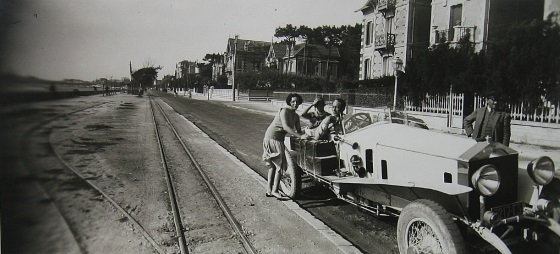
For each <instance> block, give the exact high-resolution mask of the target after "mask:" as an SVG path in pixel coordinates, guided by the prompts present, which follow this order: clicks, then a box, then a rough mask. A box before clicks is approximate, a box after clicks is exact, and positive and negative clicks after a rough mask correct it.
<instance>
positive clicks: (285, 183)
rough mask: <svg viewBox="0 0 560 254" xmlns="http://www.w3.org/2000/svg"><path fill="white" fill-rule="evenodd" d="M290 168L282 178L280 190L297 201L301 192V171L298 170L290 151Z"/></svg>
mask: <svg viewBox="0 0 560 254" xmlns="http://www.w3.org/2000/svg"><path fill="white" fill-rule="evenodd" d="M286 161H287V162H288V167H287V169H286V171H284V172H282V175H281V176H280V188H281V190H282V192H284V194H286V196H288V197H290V198H291V199H295V198H296V197H297V195H299V193H300V191H301V169H300V168H298V166H297V164H296V163H295V162H294V159H293V158H292V156H291V155H290V152H289V151H286Z"/></svg>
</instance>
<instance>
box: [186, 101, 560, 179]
mask: <svg viewBox="0 0 560 254" xmlns="http://www.w3.org/2000/svg"><path fill="white" fill-rule="evenodd" d="M192 98H193V99H198V100H208V97H206V96H204V95H202V94H195V93H193V96H192ZM210 100H212V101H221V102H223V103H224V104H226V105H228V106H231V107H239V108H244V109H248V110H252V111H257V112H260V113H265V114H269V115H272V116H274V115H275V114H276V113H277V112H278V109H279V108H280V107H283V106H284V105H285V103H283V102H279V101H272V102H270V101H247V100H237V101H232V98H231V97H229V96H228V97H227V98H226V97H223V96H213V97H211V98H210ZM308 105H309V104H308V103H303V104H302V105H301V106H300V107H299V108H298V110H297V111H298V113H300V114H301V112H302V111H303V110H304V109H305V108H306V107H307V106H308ZM312 110H313V109H312ZM455 135H460V134H455ZM510 147H511V148H512V149H514V150H516V151H518V153H519V167H521V168H526V167H527V164H528V163H529V162H530V161H531V160H533V159H536V158H538V157H540V156H548V157H550V158H551V159H552V160H553V161H554V162H555V168H557V169H560V147H548V146H539V145H531V144H523V143H511V144H510Z"/></svg>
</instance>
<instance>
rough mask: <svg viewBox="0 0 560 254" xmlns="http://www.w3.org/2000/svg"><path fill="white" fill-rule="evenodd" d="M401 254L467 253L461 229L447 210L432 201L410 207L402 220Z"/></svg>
mask: <svg viewBox="0 0 560 254" xmlns="http://www.w3.org/2000/svg"><path fill="white" fill-rule="evenodd" d="M397 240H398V244H399V252H400V253H441V254H444V253H445V254H447V253H465V246H464V243H463V238H462V236H461V233H460V232H459V228H458V227H457V224H456V223H455V221H453V219H451V216H450V215H449V213H447V211H446V210H445V209H443V208H442V207H441V206H440V205H438V204H437V203H435V202H433V201H430V200H425V199H421V200H416V201H414V202H412V203H410V204H408V205H407V206H406V207H405V208H404V209H403V211H402V213H401V215H400V216H399V222H398V225H397Z"/></svg>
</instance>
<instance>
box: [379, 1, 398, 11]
mask: <svg viewBox="0 0 560 254" xmlns="http://www.w3.org/2000/svg"><path fill="white" fill-rule="evenodd" d="M395 2H396V0H379V2H378V3H377V10H378V11H381V12H385V11H387V10H391V9H394V8H395Z"/></svg>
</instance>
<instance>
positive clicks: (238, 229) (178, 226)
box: [150, 98, 257, 253]
mask: <svg viewBox="0 0 560 254" xmlns="http://www.w3.org/2000/svg"><path fill="white" fill-rule="evenodd" d="M153 104H155V105H156V106H157V109H158V110H159V112H160V113H161V115H162V116H163V118H164V119H165V122H166V123H167V126H168V127H169V128H170V129H171V131H172V132H173V134H174V135H175V138H176V139H177V141H179V143H180V144H181V146H182V147H183V151H184V152H185V153H186V154H187V155H188V157H189V159H190V161H191V163H192V165H193V166H194V167H195V168H196V170H197V172H198V173H199V174H200V176H201V177H202V179H203V180H204V183H205V185H206V186H207V187H208V189H209V190H210V192H211V193H212V196H213V197H214V199H215V200H216V202H217V204H218V206H219V208H220V210H221V211H222V213H223V214H224V216H225V217H226V218H227V220H228V222H229V224H230V225H231V227H232V229H233V231H234V232H235V234H236V235H237V238H238V240H239V241H240V242H241V243H242V245H243V247H244V248H245V251H246V252H247V253H257V251H256V249H255V248H254V246H253V245H252V244H251V242H250V241H249V239H248V238H247V237H246V236H245V234H244V233H243V228H242V226H241V224H239V222H238V221H237V219H236V218H235V217H234V215H233V213H232V212H231V210H230V209H229V207H228V205H227V204H226V202H225V201H224V199H223V197H222V196H221V195H220V193H219V192H218V190H217V189H216V187H215V185H214V184H213V183H212V181H211V180H210V178H209V177H208V175H207V174H206V173H205V172H204V169H203V168H202V166H201V165H200V164H199V163H198V161H197V159H196V158H195V156H194V155H193V153H192V152H191V150H190V149H189V148H188V147H187V145H186V144H185V142H184V141H183V139H181V136H180V135H179V133H178V131H177V129H176V128H175V127H174V126H173V124H172V123H171V121H170V120H169V118H168V117H167V114H166V113H165V112H164V110H163V108H162V107H161V105H160V104H159V103H157V102H156V101H154V100H153V99H151V98H150V108H151V111H152V119H153V121H154V125H155V132H156V136H157V140H158V144H159V147H160V154H161V159H162V165H163V167H164V170H165V173H166V175H167V184H168V189H169V191H168V193H169V196H170V200H171V204H172V211H173V218H174V223H175V230H176V231H177V232H178V234H180V235H178V238H179V244H180V246H181V253H188V252H183V250H186V236H185V233H184V232H185V230H183V226H182V225H183V223H182V221H181V216H180V211H179V207H178V203H177V198H176V195H177V194H176V193H177V191H176V190H175V186H174V185H173V181H172V176H171V172H170V169H169V167H168V165H167V158H166V154H165V149H164V147H163V142H162V139H161V135H160V131H159V128H158V126H157V120H156V117H155V112H154V106H153Z"/></svg>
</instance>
